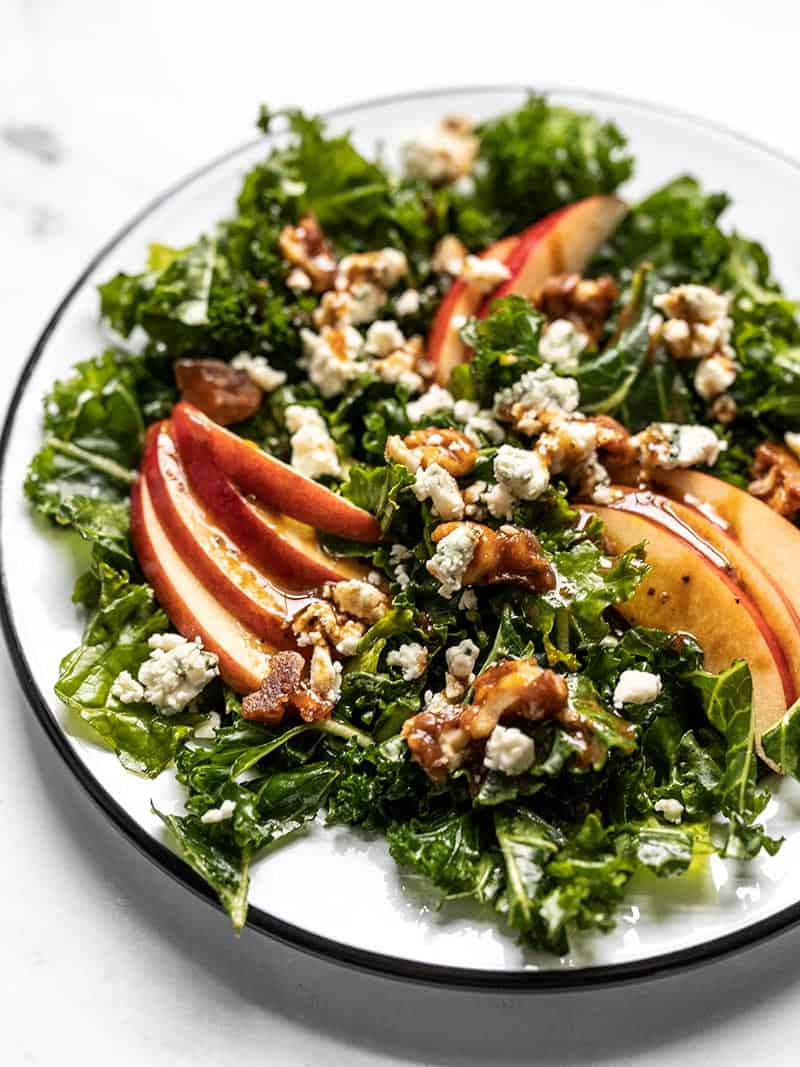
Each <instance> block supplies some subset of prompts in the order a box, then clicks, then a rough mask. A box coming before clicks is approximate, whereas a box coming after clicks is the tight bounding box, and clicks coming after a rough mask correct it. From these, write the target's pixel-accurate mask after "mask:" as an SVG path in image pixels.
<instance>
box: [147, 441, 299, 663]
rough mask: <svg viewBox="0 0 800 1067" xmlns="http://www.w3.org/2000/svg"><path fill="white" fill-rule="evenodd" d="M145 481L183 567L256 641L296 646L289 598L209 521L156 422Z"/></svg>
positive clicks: (157, 518)
mask: <svg viewBox="0 0 800 1067" xmlns="http://www.w3.org/2000/svg"><path fill="white" fill-rule="evenodd" d="M142 477H143V480H144V483H145V484H146V486H147V500H148V502H149V506H151V507H152V510H153V512H154V514H155V518H156V521H157V522H158V525H159V528H160V529H161V530H163V531H164V534H165V536H166V537H167V538H168V540H169V542H170V544H171V546H172V549H173V550H174V552H175V553H176V554H177V555H178V556H179V557H180V559H181V560H182V561H183V566H184V567H186V568H188V569H189V570H190V571H192V572H193V574H194V575H195V577H196V578H197V580H198V582H199V583H200V584H201V585H203V586H204V588H205V589H206V590H207V591H208V593H209V594H210V595H211V596H213V597H214V599H215V600H216V601H217V602H218V603H219V604H222V605H224V606H225V608H226V610H227V611H228V612H230V614H231V615H233V616H235V618H237V619H238V620H239V622H241V623H242V624H243V625H244V626H246V627H248V628H249V629H250V630H251V631H252V632H253V633H254V634H255V635H256V636H257V637H259V638H261V639H262V640H264V641H266V642H268V643H269V644H270V645H272V646H274V647H292V644H293V642H291V641H290V640H287V635H286V630H285V627H284V623H285V620H286V619H287V618H288V617H289V604H288V600H287V597H286V594H285V593H283V592H281V591H280V590H278V589H276V588H275V586H274V585H273V584H272V583H271V582H270V581H269V580H268V578H267V577H266V576H265V575H264V574H262V573H261V571H259V570H258V569H257V568H256V567H254V566H253V564H252V563H250V562H249V560H247V559H246V558H245V557H244V556H243V555H242V553H241V552H240V551H239V549H238V546H237V545H236V544H234V543H233V542H232V541H231V540H230V539H229V538H228V537H227V536H226V534H225V533H224V532H223V531H222V530H221V529H220V528H219V526H217V525H216V524H215V523H213V522H212V521H210V519H209V517H208V515H207V514H206V512H205V511H204V509H203V507H202V505H201V504H200V503H199V502H198V501H197V499H196V498H195V496H194V494H193V493H192V491H191V489H190V488H189V485H188V483H187V480H186V472H185V471H184V469H183V466H182V464H181V462H180V459H179V457H178V454H177V450H176V448H175V442H174V441H173V439H172V436H171V434H170V432H169V426H168V424H166V423H163V422H162V423H156V424H154V425H153V426H151V427H150V429H149V430H148V433H147V439H146V441H145V450H144V457H143V460H142Z"/></svg>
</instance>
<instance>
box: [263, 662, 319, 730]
mask: <svg viewBox="0 0 800 1067" xmlns="http://www.w3.org/2000/svg"><path fill="white" fill-rule="evenodd" d="M305 673H306V661H305V660H304V659H303V657H302V656H301V655H300V653H299V652H277V653H276V654H275V655H274V656H272V658H271V659H270V662H269V668H268V670H267V674H266V676H265V677H264V680H263V682H262V683H261V687H260V688H259V689H257V690H256V692H255V693H250V694H249V695H248V696H246V697H245V698H244V700H243V701H242V718H244V719H248V720H250V721H251V722H265V723H269V724H270V725H277V724H278V723H280V722H281V721H282V720H283V717H284V715H285V714H286V712H287V711H288V710H290V709H294V710H295V711H297V712H299V714H300V717H301V718H302V719H304V720H305V721H306V722H314V721H316V720H317V719H327V718H328V717H329V716H330V714H331V711H332V710H333V704H332V703H331V702H330V701H329V700H325V699H323V697H321V696H320V695H319V693H316V692H314V690H313V688H311V686H310V685H309V682H308V680H307V679H306V678H305V677H304V675H305Z"/></svg>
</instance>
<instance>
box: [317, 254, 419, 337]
mask: <svg viewBox="0 0 800 1067" xmlns="http://www.w3.org/2000/svg"><path fill="white" fill-rule="evenodd" d="M407 273H408V261H407V260H406V257H405V254H404V253H403V252H401V251H399V250H398V249H396V248H380V249H378V250H376V251H374V252H358V253H356V254H354V255H351V256H345V258H344V259H343V260H342V261H341V262H340V263H339V266H338V270H337V271H336V276H335V279H334V282H333V286H334V288H333V289H332V290H330V291H329V292H326V293H325V294H324V295H323V297H322V300H321V302H320V305H319V307H318V308H317V309H316V310H315V311H314V323H315V325H316V326H317V327H321V326H343V325H347V324H349V323H354V324H355V325H359V324H360V323H365V322H372V321H373V320H374V319H376V318H377V317H378V315H379V313H380V311H381V308H382V307H383V306H384V305H385V303H386V300H387V290H389V289H391V288H392V287H393V286H395V285H397V283H398V282H399V281H400V279H401V278H403V277H405V275H406V274H407Z"/></svg>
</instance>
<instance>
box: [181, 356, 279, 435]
mask: <svg viewBox="0 0 800 1067" xmlns="http://www.w3.org/2000/svg"><path fill="white" fill-rule="evenodd" d="M175 381H176V382H177V385H178V388H179V389H180V391H181V399H182V400H186V401H188V402H189V403H190V404H194V406H195V407H196V408H199V409H200V410H201V411H202V412H203V414H204V415H208V417H209V418H210V419H213V421H214V422H216V423H218V424H219V425H220V426H230V424H231V423H234V422H242V421H243V420H244V419H249V418H250V416H251V415H253V414H255V412H256V411H258V409H259V408H260V407H261V401H262V399H263V396H264V394H263V392H262V391H261V389H259V387H258V386H257V385H256V384H255V382H254V381H253V380H252V378H251V377H250V375H249V374H248V373H247V372H246V371H244V370H237V369H236V368H234V367H232V366H231V365H230V364H229V363H225V362H223V360H221V359H179V360H178V361H177V362H176V364H175Z"/></svg>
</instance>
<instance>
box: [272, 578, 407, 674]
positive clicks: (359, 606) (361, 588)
mask: <svg viewBox="0 0 800 1067" xmlns="http://www.w3.org/2000/svg"><path fill="white" fill-rule="evenodd" d="M390 608H391V601H390V600H389V597H388V596H387V595H386V593H384V592H383V590H382V589H379V588H378V587H377V586H375V585H372V584H371V583H370V582H362V581H360V580H359V579H357V578H352V579H350V580H348V581H342V582H328V583H327V584H326V585H325V586H324V587H323V589H322V595H321V596H320V597H319V598H315V599H314V600H312V601H311V602H310V603H309V604H307V605H306V606H305V607H304V608H303V609H302V610H301V611H300V612H299V613H298V614H297V615H295V616H294V618H293V619H292V623H291V629H292V633H293V634H294V635H295V637H296V638H297V643H298V645H300V647H301V648H304V647H307V646H308V645H314V646H316V647H323V648H327V647H329V646H330V647H332V648H334V649H335V650H336V651H337V652H338V653H339V654H340V655H342V656H352V655H354V654H355V651H356V647H357V645H358V642H359V641H360V640H361V638H362V637H363V636H364V634H365V633H366V630H367V627H368V626H372V625H373V624H374V623H376V622H377V621H378V620H379V619H381V618H383V616H384V615H385V614H386V612H387V611H389V609H390Z"/></svg>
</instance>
